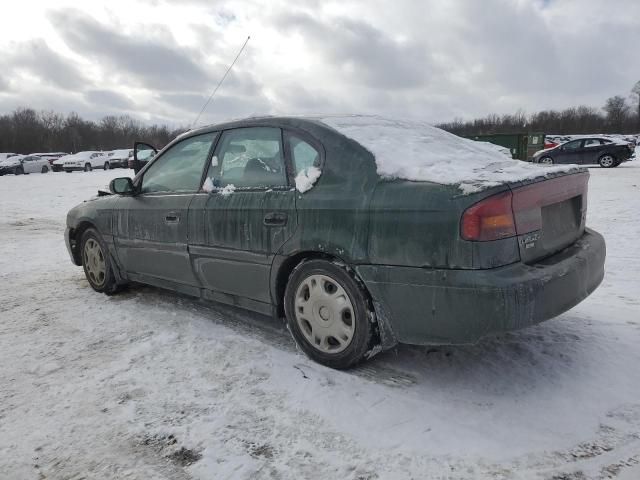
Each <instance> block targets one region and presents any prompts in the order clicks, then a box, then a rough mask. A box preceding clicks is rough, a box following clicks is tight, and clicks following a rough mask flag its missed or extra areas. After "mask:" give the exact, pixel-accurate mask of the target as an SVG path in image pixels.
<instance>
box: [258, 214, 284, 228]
mask: <svg viewBox="0 0 640 480" xmlns="http://www.w3.org/2000/svg"><path fill="white" fill-rule="evenodd" d="M263 223H264V224H265V226H267V227H275V226H281V225H286V224H287V214H286V213H284V212H270V213H267V214H266V215H265V216H264V220H263Z"/></svg>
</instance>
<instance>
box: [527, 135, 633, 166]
mask: <svg viewBox="0 0 640 480" xmlns="http://www.w3.org/2000/svg"><path fill="white" fill-rule="evenodd" d="M634 150H635V146H634V145H632V144H630V143H626V142H620V141H612V140H609V139H607V138H602V137H590V138H580V139H577V140H571V141H570V142H566V143H563V144H561V145H558V146H556V147H553V148H549V149H545V150H541V151H539V152H536V153H535V154H534V156H533V162H534V163H544V164H547V165H550V164H554V163H575V164H578V165H600V166H601V167H603V168H611V167H617V166H618V165H620V164H621V163H622V162H626V161H627V160H629V159H630V158H631V156H632V155H633V153H634Z"/></svg>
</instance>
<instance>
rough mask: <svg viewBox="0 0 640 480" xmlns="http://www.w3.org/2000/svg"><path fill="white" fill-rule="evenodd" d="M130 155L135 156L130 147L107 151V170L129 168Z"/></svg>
mask: <svg viewBox="0 0 640 480" xmlns="http://www.w3.org/2000/svg"><path fill="white" fill-rule="evenodd" d="M130 156H133V150H132V149H130V148H126V149H119V150H112V151H111V152H107V162H106V163H105V170H108V168H129V157H130ZM106 165H108V168H106Z"/></svg>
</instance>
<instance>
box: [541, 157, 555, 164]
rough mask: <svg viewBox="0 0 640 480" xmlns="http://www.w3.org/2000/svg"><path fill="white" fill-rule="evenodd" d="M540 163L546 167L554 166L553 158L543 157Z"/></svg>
mask: <svg viewBox="0 0 640 480" xmlns="http://www.w3.org/2000/svg"><path fill="white" fill-rule="evenodd" d="M538 163H543V164H545V165H553V158H551V157H542V158H541V159H540V161H539V162H538Z"/></svg>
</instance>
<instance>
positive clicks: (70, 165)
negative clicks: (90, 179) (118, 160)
mask: <svg viewBox="0 0 640 480" xmlns="http://www.w3.org/2000/svg"><path fill="white" fill-rule="evenodd" d="M108 158H109V157H107V155H105V153H104V152H96V151H86V152H78V153H74V154H73V155H67V156H65V157H62V158H60V159H59V160H56V161H55V162H53V163H54V165H62V169H63V170H64V171H65V172H67V173H70V172H73V171H74V170H84V171H85V172H90V171H91V170H93V169H94V168H102V169H104V170H107V169H108V168H109V166H108V165H109V164H108V162H107V159H108Z"/></svg>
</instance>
